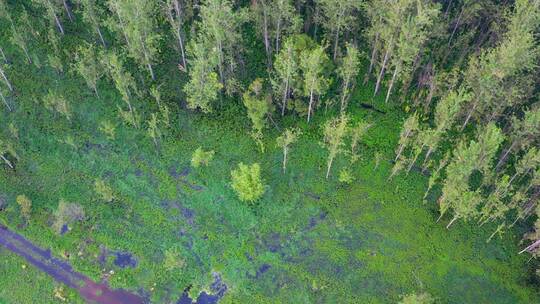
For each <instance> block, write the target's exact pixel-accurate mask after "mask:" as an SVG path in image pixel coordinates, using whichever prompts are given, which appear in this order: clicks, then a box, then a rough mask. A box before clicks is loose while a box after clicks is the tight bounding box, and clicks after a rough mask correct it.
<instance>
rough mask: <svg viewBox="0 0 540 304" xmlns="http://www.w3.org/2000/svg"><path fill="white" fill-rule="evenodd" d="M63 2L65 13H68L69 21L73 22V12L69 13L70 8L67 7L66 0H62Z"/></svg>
mask: <svg viewBox="0 0 540 304" xmlns="http://www.w3.org/2000/svg"><path fill="white" fill-rule="evenodd" d="M63 2H64V8H65V9H66V13H67V15H68V18H69V21H71V22H73V14H72V13H71V9H70V8H69V5H68V3H67V1H66V0H63Z"/></svg>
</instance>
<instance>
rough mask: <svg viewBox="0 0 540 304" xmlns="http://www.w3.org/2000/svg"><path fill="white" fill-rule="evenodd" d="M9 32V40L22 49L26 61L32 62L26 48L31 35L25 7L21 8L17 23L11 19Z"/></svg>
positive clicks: (30, 26)
mask: <svg viewBox="0 0 540 304" xmlns="http://www.w3.org/2000/svg"><path fill="white" fill-rule="evenodd" d="M11 32H12V34H11V39H10V40H11V42H12V43H13V44H14V45H16V46H18V47H19V48H20V49H21V50H22V51H23V53H24V55H25V56H26V60H27V61H28V63H32V59H31V58H30V54H29V50H28V49H29V47H28V41H29V40H30V36H32V25H31V23H30V20H29V18H28V13H27V12H26V10H25V9H23V11H22V13H21V15H20V17H19V22H18V24H17V25H15V24H14V23H13V21H12V22H11Z"/></svg>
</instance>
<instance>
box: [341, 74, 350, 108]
mask: <svg viewBox="0 0 540 304" xmlns="http://www.w3.org/2000/svg"><path fill="white" fill-rule="evenodd" d="M349 82H350V80H349V77H347V79H345V83H344V84H343V92H342V94H341V113H343V112H345V109H346V108H347V105H346V100H347V96H346V95H348V94H347V93H348V90H349Z"/></svg>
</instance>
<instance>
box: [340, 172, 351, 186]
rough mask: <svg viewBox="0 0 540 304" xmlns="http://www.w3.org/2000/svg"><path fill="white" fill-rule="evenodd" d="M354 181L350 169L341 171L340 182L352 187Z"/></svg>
mask: <svg viewBox="0 0 540 304" xmlns="http://www.w3.org/2000/svg"><path fill="white" fill-rule="evenodd" d="M353 181H354V176H353V175H352V173H351V170H349V169H341V171H340V172H339V182H340V183H344V184H348V185H350V184H351V183H352V182H353Z"/></svg>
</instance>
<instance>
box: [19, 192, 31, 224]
mask: <svg viewBox="0 0 540 304" xmlns="http://www.w3.org/2000/svg"><path fill="white" fill-rule="evenodd" d="M15 200H16V201H17V204H19V207H20V208H21V215H22V216H23V217H24V219H25V220H27V221H28V220H29V219H30V213H31V211H32V201H31V200H30V199H29V198H28V197H27V196H26V195H24V194H23V195H17V198H16V199H15Z"/></svg>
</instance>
